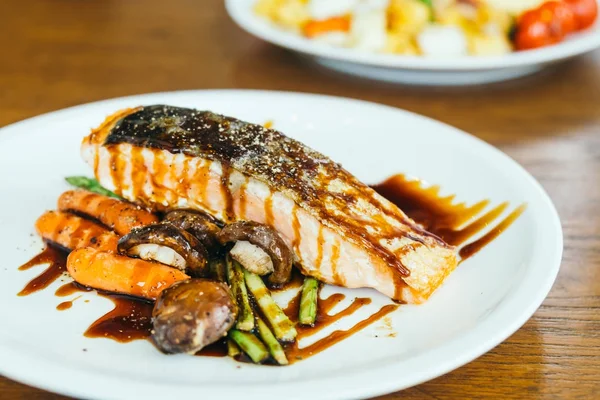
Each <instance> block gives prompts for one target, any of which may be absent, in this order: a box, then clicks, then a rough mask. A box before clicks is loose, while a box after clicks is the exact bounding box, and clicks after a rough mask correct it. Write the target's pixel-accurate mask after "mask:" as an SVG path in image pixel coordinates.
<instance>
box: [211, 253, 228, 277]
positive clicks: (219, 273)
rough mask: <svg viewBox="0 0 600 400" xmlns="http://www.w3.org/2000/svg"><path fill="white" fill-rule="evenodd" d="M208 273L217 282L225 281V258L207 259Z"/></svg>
mask: <svg viewBox="0 0 600 400" xmlns="http://www.w3.org/2000/svg"><path fill="white" fill-rule="evenodd" d="M209 267H210V274H211V276H212V277H213V278H214V279H216V280H217V281H219V282H227V265H225V260H223V259H222V258H217V259H215V260H210V261H209Z"/></svg>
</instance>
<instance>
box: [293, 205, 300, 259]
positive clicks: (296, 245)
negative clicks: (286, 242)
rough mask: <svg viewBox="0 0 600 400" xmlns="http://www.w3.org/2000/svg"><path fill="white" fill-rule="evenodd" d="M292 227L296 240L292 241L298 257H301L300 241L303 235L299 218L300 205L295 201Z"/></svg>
mask: <svg viewBox="0 0 600 400" xmlns="http://www.w3.org/2000/svg"><path fill="white" fill-rule="evenodd" d="M292 227H293V228H294V241H293V242H292V247H293V250H294V253H296V255H297V256H298V257H300V241H301V240H302V237H301V236H300V220H299V219H298V205H297V204H296V203H294V208H293V209H292Z"/></svg>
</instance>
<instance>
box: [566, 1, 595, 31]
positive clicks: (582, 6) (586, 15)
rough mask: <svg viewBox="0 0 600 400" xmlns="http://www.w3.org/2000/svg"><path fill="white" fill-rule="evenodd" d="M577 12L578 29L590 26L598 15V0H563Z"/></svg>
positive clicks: (574, 12)
mask: <svg viewBox="0 0 600 400" xmlns="http://www.w3.org/2000/svg"><path fill="white" fill-rule="evenodd" d="M563 1H564V2H565V3H566V4H567V5H568V6H569V7H571V10H572V11H573V14H575V19H576V20H577V29H578V30H582V29H585V28H588V27H590V26H591V25H592V24H593V23H594V21H596V17H597V16H598V3H596V0H563Z"/></svg>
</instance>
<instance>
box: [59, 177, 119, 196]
mask: <svg viewBox="0 0 600 400" xmlns="http://www.w3.org/2000/svg"><path fill="white" fill-rule="evenodd" d="M65 180H66V181H67V182H69V183H70V184H71V185H73V186H75V187H78V188H81V189H85V190H89V191H90V192H94V193H98V194H102V195H104V196H109V197H114V198H115V199H120V198H121V197H119V196H117V195H116V194H115V193H113V192H111V191H110V190H108V189H106V188H104V187H103V186H102V185H100V183H98V181H97V180H95V179H92V178H86V177H85V176H69V177H66V178H65Z"/></svg>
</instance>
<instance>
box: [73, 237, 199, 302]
mask: <svg viewBox="0 0 600 400" xmlns="http://www.w3.org/2000/svg"><path fill="white" fill-rule="evenodd" d="M67 270H68V271H69V274H70V275H71V276H72V277H73V279H75V281H77V283H80V284H82V285H84V286H89V287H92V288H94V289H101V290H106V291H107V292H116V293H122V294H128V295H130V296H136V297H143V298H145V299H150V300H154V299H156V298H157V297H158V295H159V294H160V292H162V291H163V290H164V289H166V288H168V287H169V286H170V285H172V284H173V283H175V282H179V281H183V280H186V279H188V278H189V276H187V275H186V274H184V273H183V272H181V271H180V270H178V269H175V268H171V267H169V266H166V265H163V264H158V263H154V262H149V261H145V260H140V259H137V258H129V257H126V256H121V255H118V254H114V253H112V252H108V251H100V250H97V249H93V248H91V247H86V248H83V249H77V250H75V251H73V252H72V253H71V254H69V257H68V258H67Z"/></svg>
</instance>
